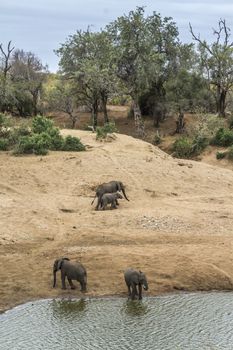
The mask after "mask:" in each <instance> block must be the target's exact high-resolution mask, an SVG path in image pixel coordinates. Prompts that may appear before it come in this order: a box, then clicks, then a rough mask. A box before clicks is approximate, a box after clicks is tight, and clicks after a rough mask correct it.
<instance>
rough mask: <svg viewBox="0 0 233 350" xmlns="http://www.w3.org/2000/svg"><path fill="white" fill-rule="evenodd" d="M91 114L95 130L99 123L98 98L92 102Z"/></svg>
mask: <svg viewBox="0 0 233 350" xmlns="http://www.w3.org/2000/svg"><path fill="white" fill-rule="evenodd" d="M91 114H92V126H93V128H94V130H96V127H97V123H98V100H95V101H94V102H93V103H92V107H91Z"/></svg>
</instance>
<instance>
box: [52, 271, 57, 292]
mask: <svg viewBox="0 0 233 350" xmlns="http://www.w3.org/2000/svg"><path fill="white" fill-rule="evenodd" d="M56 272H57V271H56V270H53V288H55V286H56V281H57V279H56Z"/></svg>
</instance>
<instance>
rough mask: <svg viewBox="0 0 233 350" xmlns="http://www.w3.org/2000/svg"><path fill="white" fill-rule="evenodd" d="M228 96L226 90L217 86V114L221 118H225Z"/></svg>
mask: <svg viewBox="0 0 233 350" xmlns="http://www.w3.org/2000/svg"><path fill="white" fill-rule="evenodd" d="M226 96H227V91H226V90H225V89H221V87H220V86H217V93H216V104H217V113H218V116H219V117H225V112H226V111H225V110H226Z"/></svg>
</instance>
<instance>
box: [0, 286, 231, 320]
mask: <svg viewBox="0 0 233 350" xmlns="http://www.w3.org/2000/svg"><path fill="white" fill-rule="evenodd" d="M212 293H233V290H231V289H222V290H219V289H218V290H217V289H213V290H195V291H194V290H192V291H188V290H187V291H186V290H182V291H171V292H163V293H155V294H146V295H143V298H142V300H143V299H144V298H145V299H147V298H156V297H168V296H171V295H181V294H212ZM116 298H117V299H125V300H126V301H129V299H128V298H127V295H125V294H107V295H105V294H103V295H92V294H90V295H88V293H85V295H83V296H82V295H80V296H77V295H74V294H71V295H69V296H65V295H64V296H56V297H53V298H52V297H46V296H45V297H41V298H36V297H35V298H29V299H28V298H26V299H24V300H23V301H22V302H18V303H16V304H9V305H8V306H6V307H5V308H0V316H1V315H3V314H5V313H7V312H8V311H11V310H13V309H15V308H17V307H20V306H23V305H26V304H30V303H32V304H33V303H35V302H41V301H48V300H64V301H74V300H90V299H91V300H92V299H116ZM134 301H137V300H134Z"/></svg>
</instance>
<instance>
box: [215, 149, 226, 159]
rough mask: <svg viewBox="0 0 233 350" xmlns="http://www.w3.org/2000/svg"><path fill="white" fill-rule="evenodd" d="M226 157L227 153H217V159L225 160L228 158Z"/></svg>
mask: <svg viewBox="0 0 233 350" xmlns="http://www.w3.org/2000/svg"><path fill="white" fill-rule="evenodd" d="M226 155H227V152H219V151H218V152H216V158H217V159H223V158H225V157H226Z"/></svg>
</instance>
